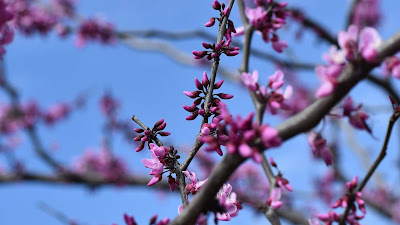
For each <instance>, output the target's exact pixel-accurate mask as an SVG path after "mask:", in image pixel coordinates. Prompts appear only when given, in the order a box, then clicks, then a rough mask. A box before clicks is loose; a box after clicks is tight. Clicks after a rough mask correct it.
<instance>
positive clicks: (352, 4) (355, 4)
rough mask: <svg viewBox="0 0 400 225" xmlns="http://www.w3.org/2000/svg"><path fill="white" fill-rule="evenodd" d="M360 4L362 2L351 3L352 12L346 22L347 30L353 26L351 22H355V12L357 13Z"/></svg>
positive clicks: (354, 1)
mask: <svg viewBox="0 0 400 225" xmlns="http://www.w3.org/2000/svg"><path fill="white" fill-rule="evenodd" d="M359 2H360V0H352V2H351V6H350V10H349V13H348V16H347V20H346V29H347V27H349V26H350V25H351V22H352V21H353V18H354V12H355V9H356V7H357V4H358V3H359Z"/></svg>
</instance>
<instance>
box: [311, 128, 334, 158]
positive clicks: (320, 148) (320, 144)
mask: <svg viewBox="0 0 400 225" xmlns="http://www.w3.org/2000/svg"><path fill="white" fill-rule="evenodd" d="M308 144H309V145H310V147H311V151H312V153H313V155H314V157H321V158H322V159H323V160H324V162H325V164H326V165H327V166H330V165H332V163H333V156H332V153H331V151H330V149H329V147H328V146H327V144H326V140H325V139H323V138H322V136H321V134H319V133H317V132H315V131H313V132H311V133H310V134H309V135H308Z"/></svg>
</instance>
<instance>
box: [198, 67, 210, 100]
mask: <svg viewBox="0 0 400 225" xmlns="http://www.w3.org/2000/svg"><path fill="white" fill-rule="evenodd" d="M201 83H202V84H203V86H204V87H207V86H208V85H209V84H210V81H209V80H208V77H207V73H206V71H204V72H203V79H202V80H201ZM197 97H198V96H197Z"/></svg>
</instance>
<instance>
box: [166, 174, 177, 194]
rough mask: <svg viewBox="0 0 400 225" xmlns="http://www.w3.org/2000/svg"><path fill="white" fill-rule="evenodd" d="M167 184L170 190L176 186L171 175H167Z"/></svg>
mask: <svg viewBox="0 0 400 225" xmlns="http://www.w3.org/2000/svg"><path fill="white" fill-rule="evenodd" d="M168 184H169V188H170V189H171V191H174V190H175V187H176V181H175V178H173V177H168Z"/></svg>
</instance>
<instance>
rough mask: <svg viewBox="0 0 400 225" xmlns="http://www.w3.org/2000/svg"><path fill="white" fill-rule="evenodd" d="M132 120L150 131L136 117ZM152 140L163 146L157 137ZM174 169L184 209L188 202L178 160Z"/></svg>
mask: <svg viewBox="0 0 400 225" xmlns="http://www.w3.org/2000/svg"><path fill="white" fill-rule="evenodd" d="M132 120H133V121H135V123H137V124H138V125H139V126H140V127H142V128H143V129H145V130H150V128H149V127H148V126H146V125H144V123H142V121H140V120H139V118H138V117H137V116H135V115H132ZM154 140H155V142H156V144H157V145H158V146H164V144H163V143H162V142H161V141H160V140H159V139H158V138H157V137H155V138H154ZM174 167H175V169H174V171H172V172H174V173H175V175H176V179H177V180H178V184H179V185H178V187H179V194H180V195H181V200H182V205H183V208H186V207H187V206H188V204H189V202H188V199H187V195H186V192H185V187H186V183H185V176H184V175H183V173H182V170H180V169H179V168H180V165H179V162H178V160H176V162H175V166H174Z"/></svg>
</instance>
